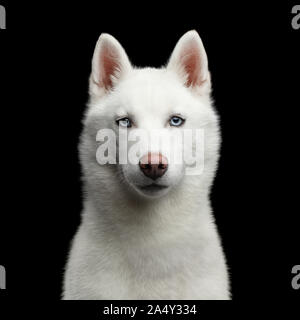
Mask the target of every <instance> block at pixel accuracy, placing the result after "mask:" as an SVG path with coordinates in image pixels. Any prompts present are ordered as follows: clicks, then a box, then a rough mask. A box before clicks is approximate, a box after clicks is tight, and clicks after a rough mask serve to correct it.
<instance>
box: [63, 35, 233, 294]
mask: <svg viewBox="0 0 300 320" xmlns="http://www.w3.org/2000/svg"><path fill="white" fill-rule="evenodd" d="M210 91H211V81H210V73H209V70H208V62H207V56H206V52H205V49H204V47H203V44H202V41H201V39H200V37H199V35H198V33H197V32H196V31H189V32H187V33H186V34H184V35H183V36H182V38H181V39H180V40H179V41H178V43H177V45H176V47H175V49H174V51H173V53H172V55H171V58H170V60H169V63H168V65H167V67H166V68H161V69H154V68H144V69H137V68H134V67H133V66H132V65H131V63H130V62H129V59H128V57H127V55H126V53H125V51H124V49H123V48H122V46H121V45H120V44H119V42H118V41H117V40H116V39H115V38H113V37H112V36H110V35H108V34H102V35H101V36H100V38H99V40H98V42H97V45H96V49H95V52H94V56H93V61H92V73H91V77H90V101H89V106H88V110H87V111H86V115H85V119H84V130H83V133H82V136H81V142H80V159H81V165H82V170H83V181H84V191H85V200H84V209H83V213H82V222H81V225H80V227H79V230H78V232H77V234H76V236H75V238H74V240H73V243H72V248H71V251H70V255H69V259H68V263H67V266H66V273H65V279H64V292H63V299H230V289H229V280H228V272H227V267H226V262H225V257H224V254H223V250H222V246H221V242H220V239H219V236H218V233H217V230H216V226H215V223H214V218H213V215H212V210H211V206H210V200H209V194H210V188H211V185H212V182H213V179H214V176H215V171H216V167H217V162H218V153H219V144H220V134H219V125H218V117H217V115H216V113H215V110H214V108H213V106H212V102H211V98H210ZM100 129H110V130H112V131H114V132H116V133H117V132H118V131H119V130H125V129H126V130H127V131H128V132H130V131H134V130H137V129H143V130H145V131H146V132H150V131H151V130H154V129H165V130H167V131H172V132H174V131H175V130H177V131H181V130H184V129H202V130H204V144H203V148H204V150H203V155H204V156H203V157H204V166H203V171H202V173H201V174H197V175H187V174H185V172H186V165H185V164H184V163H181V164H173V163H171V162H170V160H169V159H168V157H167V156H166V155H165V154H164V150H150V149H148V151H147V152H146V153H145V154H143V155H141V158H140V161H139V163H136V164H120V163H119V162H117V164H104V165H100V164H99V161H97V159H96V152H97V148H98V146H99V143H98V142H97V141H96V136H97V132H98V131H99V130H100ZM118 147H119V144H118V141H117V143H116V148H118Z"/></svg>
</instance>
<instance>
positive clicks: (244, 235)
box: [0, 1, 300, 305]
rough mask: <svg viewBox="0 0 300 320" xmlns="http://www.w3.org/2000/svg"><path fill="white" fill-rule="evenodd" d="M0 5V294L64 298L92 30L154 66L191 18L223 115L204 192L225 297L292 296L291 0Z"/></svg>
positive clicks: (295, 87)
mask: <svg viewBox="0 0 300 320" xmlns="http://www.w3.org/2000/svg"><path fill="white" fill-rule="evenodd" d="M1 4H2V5H5V7H6V10H7V30H0V54H1V60H0V66H1V71H0V72H1V74H0V78H1V87H0V92H1V103H0V104H1V109H0V112H1V135H2V139H1V146H2V157H1V158H2V163H3V164H2V179H1V181H2V183H1V184H2V192H1V194H2V198H3V200H2V205H1V208H2V209H1V225H0V232H1V239H0V240H1V242H0V249H1V251H0V264H2V265H4V266H5V267H6V269H7V290H6V291H5V293H4V292H3V291H2V292H1V295H2V296H6V297H7V298H10V297H12V298H16V299H18V298H20V299H25V300H27V299H31V300H39V299H42V300H43V301H52V300H53V301H55V300H58V299H60V294H61V284H62V277H63V268H64V264H65V261H66V257H67V253H68V249H69V245H70V240H71V238H72V236H73V235H74V233H75V231H76V228H77V227H78V224H79V221H80V220H79V215H80V210H81V183H80V167H79V163H78V156H77V143H78V136H79V134H80V131H81V119H82V114H83V112H84V109H85V103H86V101H87V98H88V96H87V89H88V87H87V84H88V81H87V80H88V76H89V73H90V62H91V58H92V54H93V49H94V46H95V43H96V41H97V39H98V37H99V35H100V34H101V33H102V32H108V33H111V34H112V35H113V36H115V37H116V38H117V39H118V40H119V41H120V42H121V44H122V45H123V47H124V48H125V50H126V51H127V53H128V56H129V58H130V60H131V61H132V63H133V64H134V65H137V66H154V67H160V66H162V65H163V64H165V63H166V62H167V59H168V58H169V55H170V54H171V52H172V50H173V48H174V46H175V44H176V42H177V41H178V39H179V37H180V36H181V35H182V34H183V33H185V32H186V31H188V30H190V29H196V30H197V31H198V32H199V34H200V36H201V38H202V40H203V42H204V45H205V47H206V51H207V54H208V58H209V67H210V70H211V73H212V82H213V89H214V90H213V97H214V99H215V104H216V108H217V110H218V112H219V114H220V117H221V125H222V137H223V144H222V153H221V159H220V165H219V170H218V174H217V178H216V181H215V184H214V188H213V193H212V203H213V208H214V213H215V216H216V221H217V225H218V228H219V232H220V234H221V237H222V240H223V245H224V249H225V253H226V257H227V260H228V264H229V267H230V272H231V279H232V293H233V299H234V300H235V302H234V303H235V304H236V305H237V304H238V303H239V302H240V303H243V302H245V301H252V303H255V302H259V301H266V300H274V299H285V300H289V301H293V300H295V301H296V299H298V298H299V290H298V291H295V290H293V289H292V288H291V278H292V275H291V268H292V266H293V265H295V264H300V255H299V245H298V243H299V210H298V208H297V206H294V204H293V202H295V204H296V203H297V191H296V190H297V184H296V186H295V185H294V184H293V182H295V181H297V176H296V174H297V169H296V167H295V168H294V169H293V165H296V164H297V160H296V159H295V158H296V151H297V149H298V144H299V143H298V141H297V134H298V132H297V129H298V121H297V120H298V116H297V111H298V110H297V109H298V108H299V71H300V66H299V57H300V48H299V42H300V30H298V31H296V30H293V29H292V27H291V18H292V14H291V8H292V6H293V3H287V2H282V5H280V4H275V3H272V2H270V3H269V4H266V3H265V4H264V5H262V3H257V4H253V3H252V2H251V3H248V4H241V3H235V4H233V3H227V2H226V4H225V3H224V4H223V5H221V4H220V3H215V4H211V5H204V2H203V3H202V2H201V1H197V2H184V3H177V4H175V2H174V3H173V4H171V3H170V4H169V5H166V6H165V7H163V6H162V3H158V4H155V3H151V4H150V3H148V2H145V3H144V2H140V4H139V5H134V6H133V5H129V4H126V5H125V4H123V5H122V6H121V5H120V4H119V3H117V2H116V3H114V4H112V5H110V6H109V5H108V4H107V3H101V1H99V2H98V5H95V4H88V3H87V2H84V3H70V4H69V5H65V6H62V4H59V3H57V4H55V3H54V2H51V3H50V2H49V3H44V2H43V3H36V4H32V3H31V4H29V3H27V2H26V3H23V4H15V5H13V4H12V3H7V2H5V1H2V2H1ZM294 4H296V3H294ZM295 200H296V201H295Z"/></svg>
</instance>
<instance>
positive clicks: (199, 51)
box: [167, 30, 211, 94]
mask: <svg viewBox="0 0 300 320" xmlns="http://www.w3.org/2000/svg"><path fill="white" fill-rule="evenodd" d="M167 69H168V70H172V71H175V72H176V73H177V74H178V75H179V76H180V78H181V79H182V81H183V83H184V85H185V86H186V87H188V88H192V89H196V90H197V91H198V92H199V93H201V94H204V93H209V92H210V88H211V85H210V74H209V71H208V61H207V55H206V52H205V49H204V46H203V43H202V41H201V39H200V37H199V35H198V33H197V31H195V30H192V31H189V32H187V33H185V34H184V35H183V36H182V37H181V38H180V39H179V41H178V42H177V44H176V47H175V49H174V50H173V53H172V55H171V57H170V60H169V63H168V66H167Z"/></svg>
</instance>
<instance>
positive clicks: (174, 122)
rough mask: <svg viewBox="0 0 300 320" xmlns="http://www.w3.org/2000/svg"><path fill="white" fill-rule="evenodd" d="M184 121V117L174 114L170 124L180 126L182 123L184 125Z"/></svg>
mask: <svg viewBox="0 0 300 320" xmlns="http://www.w3.org/2000/svg"><path fill="white" fill-rule="evenodd" d="M183 123H184V119H182V118H180V117H177V116H174V117H172V118H171V119H170V125H171V126H173V127H179V126H181V125H183Z"/></svg>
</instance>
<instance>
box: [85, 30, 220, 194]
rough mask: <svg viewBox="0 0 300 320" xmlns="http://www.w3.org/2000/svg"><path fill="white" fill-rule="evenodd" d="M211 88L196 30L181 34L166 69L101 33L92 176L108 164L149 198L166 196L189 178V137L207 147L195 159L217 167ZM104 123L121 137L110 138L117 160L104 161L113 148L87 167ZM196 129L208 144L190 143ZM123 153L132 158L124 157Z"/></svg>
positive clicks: (90, 117) (93, 98)
mask: <svg viewBox="0 0 300 320" xmlns="http://www.w3.org/2000/svg"><path fill="white" fill-rule="evenodd" d="M210 88H211V84H210V74H209V71H208V63H207V57H206V53H205V50H204V47H203V44H202V42H201V39H200V37H199V35H198V34H197V32H196V31H190V32H188V33H186V34H185V35H184V36H183V37H182V38H181V39H180V40H179V41H178V43H177V45H176V47H175V49H174V51H173V53H172V55H171V58H170V60H169V63H168V65H167V67H166V68H162V69H154V68H144V69H135V68H133V67H132V65H131V64H130V62H129V60H128V57H127V55H126V53H125V51H124V49H123V48H122V47H121V45H120V44H119V42H118V41H117V40H116V39H114V38H113V37H112V36H110V35H107V34H102V35H101V36H100V38H99V40H98V43H97V45H96V49H95V52H94V56H93V61H92V74H91V77H90V106H89V109H88V111H87V114H86V119H85V127H86V133H87V135H85V138H84V143H83V144H84V146H85V147H84V148H82V156H83V157H84V158H85V159H84V160H82V163H83V166H84V167H85V169H86V170H87V171H88V172H89V174H88V176H89V177H90V179H92V180H93V183H96V184H97V183H100V182H99V181H98V180H101V178H103V175H104V174H103V170H100V168H99V166H100V167H101V166H102V169H103V168H105V167H106V168H107V170H115V172H116V174H114V175H111V177H112V178H113V179H117V180H119V183H122V184H123V183H124V184H125V186H126V187H128V188H125V189H128V190H130V191H133V192H135V193H137V194H139V195H141V196H144V197H149V198H153V197H161V196H163V195H165V194H166V193H168V192H169V191H170V190H171V189H172V188H173V187H175V186H178V185H180V182H181V181H182V180H183V179H184V177H185V175H186V172H187V167H188V166H189V165H188V164H187V163H186V162H185V161H184V159H183V156H182V155H183V154H184V152H185V148H186V147H187V145H188V144H189V147H190V148H191V150H192V151H195V149H196V147H198V148H200V149H201V150H200V152H199V154H198V155H196V157H195V158H196V159H195V160H196V161H197V160H199V161H203V163H204V166H206V165H208V168H209V166H211V168H210V170H213V167H214V165H215V164H214V162H215V160H216V158H217V156H216V154H217V149H218V134H217V131H218V126H217V117H216V114H215V112H214V110H213V108H212V106H211V102H210ZM102 129H109V130H110V132H112V133H114V136H115V138H111V140H110V141H106V142H105V143H106V147H108V148H110V150H113V152H112V153H113V158H114V159H111V160H112V161H111V164H105V162H103V164H102V165H101V160H103V158H104V157H106V156H107V153H106V154H105V153H102V154H101V153H99V154H100V155H99V158H100V161H99V158H98V164H97V165H96V164H95V162H94V161H93V162H92V163H93V165H92V166H91V165H89V166H87V165H86V157H88V158H89V159H91V158H92V157H95V158H96V153H97V151H96V149H97V148H99V143H97V142H96V136H97V133H99V130H102ZM196 129H202V130H203V136H202V138H203V140H201V141H202V143H201V141H194V140H192V141H190V143H186V142H185V141H186V140H185V137H184V135H185V134H186V132H187V131H190V132H194V131H195V130H196ZM102 138H103V137H102ZM87 139H88V140H89V141H90V143H87V141H86V140H87ZM99 140H101V138H100V139H99ZM137 141H138V143H137ZM98 142H99V141H98ZM103 142H104V139H102V143H103ZM197 143H198V145H197ZM137 145H138V147H137ZM102 146H103V144H102ZM99 150H100V149H99ZM101 150H104V149H103V148H102V149H101ZM108 153H109V152H108ZM124 154H125V158H126V161H124V162H121V161H120V159H121V158H124ZM133 154H134V157H130V156H131V155H133ZM197 156H198V157H202V158H203V159H202V160H200V159H197ZM108 158H109V157H108ZM130 158H131V159H130ZM211 159H214V160H211ZM176 160H177V161H176ZM210 161H211V162H212V164H211V165H209V162H210ZM99 162H100V164H99ZM204 171H205V168H204ZM100 172H101V174H100ZM98 178H99V179H98ZM112 178H111V179H112Z"/></svg>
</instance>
